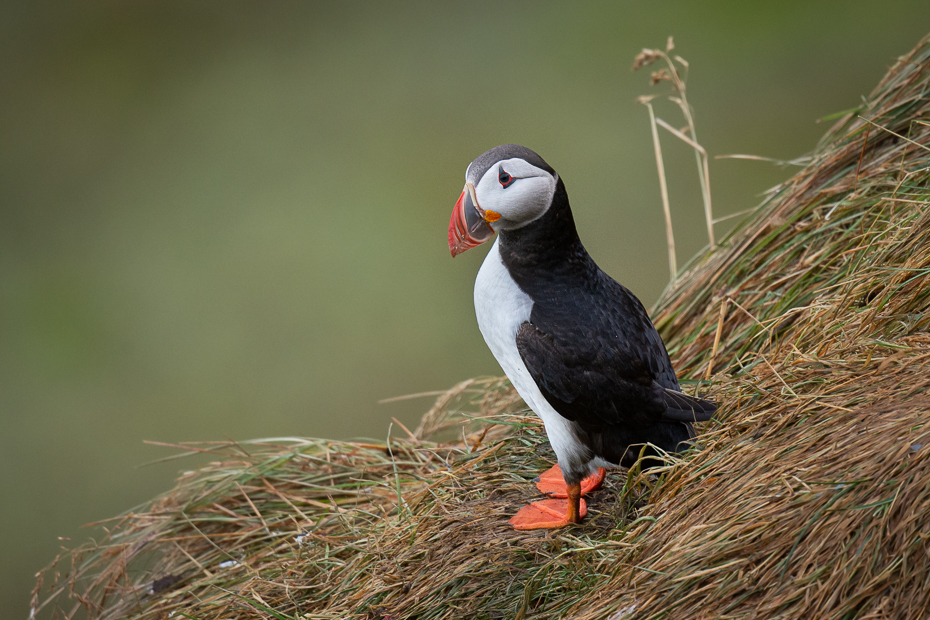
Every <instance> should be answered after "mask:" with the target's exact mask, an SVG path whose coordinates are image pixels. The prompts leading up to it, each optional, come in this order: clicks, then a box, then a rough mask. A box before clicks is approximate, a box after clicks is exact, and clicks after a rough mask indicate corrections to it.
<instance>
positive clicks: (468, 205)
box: [449, 144, 558, 256]
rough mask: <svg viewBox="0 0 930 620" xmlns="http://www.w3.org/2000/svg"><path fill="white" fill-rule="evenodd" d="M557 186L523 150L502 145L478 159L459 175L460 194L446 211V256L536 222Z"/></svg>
mask: <svg viewBox="0 0 930 620" xmlns="http://www.w3.org/2000/svg"><path fill="white" fill-rule="evenodd" d="M557 181H558V175H557V174H556V172H555V170H553V169H552V167H551V166H549V164H547V163H546V162H545V160H543V158H542V157H540V156H539V155H537V154H536V153H534V152H533V151H531V150H530V149H528V148H526V147H525V146H520V145H519V144H503V145H501V146H496V147H494V148H493V149H491V150H489V151H485V152H484V153H482V154H481V155H480V156H478V159H476V160H475V161H473V162H471V164H469V166H468V169H467V170H466V171H465V189H463V190H462V195H461V196H459V199H458V201H457V202H456V203H455V208H454V209H453V210H452V219H451V221H450V222H449V250H450V251H451V252H452V256H456V255H458V254H461V253H462V252H464V251H465V250H468V249H471V248H473V247H475V246H479V245H481V244H482V243H484V242H485V241H487V240H488V239H490V238H491V237H493V236H494V233H495V232H497V231H498V230H508V229H513V228H519V227H521V226H524V225H525V224H528V223H529V222H532V221H533V220H535V219H537V218H539V217H540V216H542V214H543V213H545V212H546V209H548V208H549V205H550V204H552V197H553V195H554V194H555V187H556V183H557Z"/></svg>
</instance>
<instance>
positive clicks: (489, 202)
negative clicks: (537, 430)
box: [449, 144, 716, 530]
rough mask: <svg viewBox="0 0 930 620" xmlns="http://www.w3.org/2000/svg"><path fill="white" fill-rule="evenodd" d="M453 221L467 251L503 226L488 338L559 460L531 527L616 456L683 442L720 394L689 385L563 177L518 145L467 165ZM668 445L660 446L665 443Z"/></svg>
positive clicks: (570, 509)
mask: <svg viewBox="0 0 930 620" xmlns="http://www.w3.org/2000/svg"><path fill="white" fill-rule="evenodd" d="M465 181H466V182H465V188H464V189H463V190H462V194H461V195H460V196H459V199H458V201H457V202H456V203H455V208H454V209H453V211H452V218H451V221H450V222H449V250H450V251H451V252H452V256H453V257H454V256H456V255H458V254H460V253H462V252H464V251H466V250H468V249H470V248H473V247H476V246H478V245H481V244H482V243H484V242H486V241H488V240H490V239H491V237H493V236H494V233H499V235H498V236H497V239H496V240H495V242H494V245H493V247H492V248H491V251H490V252H489V253H488V255H487V258H485V260H484V263H483V264H482V265H481V269H480V270H479V271H478V277H477V280H476V281H475V313H476V314H477V317H478V327H479V328H480V330H481V334H482V335H483V336H484V339H485V342H487V345H488V347H489V348H490V349H491V352H492V353H493V354H494V357H495V358H496V359H497V361H498V363H499V364H500V365H501V367H502V368H503V369H504V372H505V373H506V375H507V377H508V378H509V379H510V381H511V383H513V386H514V387H515V388H516V390H517V392H518V393H519V394H520V396H521V397H522V398H523V400H524V401H526V404H527V405H529V407H530V408H531V409H532V410H533V411H535V412H536V414H537V415H538V416H539V417H540V418H542V421H543V424H544V425H545V428H546V435H547V436H548V437H549V442H550V443H551V444H552V448H553V450H554V451H555V454H556V456H557V457H558V464H557V465H555V466H554V467H553V468H552V469H550V470H549V471H547V472H546V473H544V474H543V475H542V476H540V478H539V479H537V486H538V487H539V488H540V490H542V491H543V492H544V493H546V494H547V495H549V496H550V497H551V498H552V499H547V500H543V501H539V502H533V503H532V504H530V505H528V506H524V507H523V508H522V509H521V510H520V511H519V512H518V513H517V514H516V515H515V516H514V517H513V518H512V519H511V520H510V523H511V525H513V527H515V528H516V529H519V530H529V529H539V528H557V527H563V526H565V525H568V524H570V523H578V522H579V521H580V520H581V519H582V518H583V517H584V516H585V514H586V512H587V507H586V504H585V501H584V500H583V499H582V498H581V496H582V495H584V494H586V493H588V492H590V491H592V490H594V489H596V488H597V487H598V486H600V484H601V482H602V481H603V479H604V475H605V471H604V468H605V467H618V466H620V465H623V466H630V465H632V464H633V463H634V462H635V461H636V460H637V458H639V457H640V455H641V454H643V455H645V456H647V457H652V458H656V457H659V458H661V457H660V454H659V451H664V452H677V451H679V450H681V449H683V448H685V447H687V443H688V441H689V440H691V439H692V438H693V437H694V428H693V426H692V422H696V421H704V420H709V419H710V417H711V415H712V414H713V413H714V411H715V410H716V405H714V403H712V402H710V401H707V400H703V399H699V398H694V397H692V396H688V395H686V394H683V393H682V392H681V388H680V387H679V385H678V379H677V378H676V376H675V371H674V369H673V368H672V363H671V360H670V359H669V356H668V352H667V351H666V350H665V345H664V344H663V342H662V339H661V337H660V336H659V334H658V332H657V331H656V329H655V327H654V326H653V324H652V322H651V321H650V320H649V316H648V314H647V313H646V309H645V308H644V307H643V304H642V303H641V302H640V301H639V299H637V298H636V297H635V296H634V295H633V293H631V292H630V291H629V290H627V289H626V288H625V287H624V286H623V285H621V284H619V283H618V282H616V281H615V280H613V279H612V278H611V277H610V276H608V275H607V274H606V273H604V272H603V271H601V269H600V268H599V267H598V266H597V265H596V264H595V263H594V260H593V259H592V258H591V257H590V256H589V255H588V252H587V251H586V250H585V249H584V246H583V245H582V244H581V240H580V239H579V238H578V232H577V231H576V230H575V222H574V219H573V218H572V210H571V207H570V206H569V203H568V193H567V192H566V190H565V184H564V183H563V181H562V179H561V178H560V177H559V175H558V174H557V173H556V171H555V170H553V169H552V167H551V166H549V164H547V163H546V162H545V161H544V160H543V158H542V157H540V156H539V155H537V154H536V153H535V152H533V151H531V150H530V149H528V148H526V147H524V146H519V145H517V144H505V145H502V146H497V147H495V148H493V149H491V150H489V151H487V152H485V153H483V154H482V155H480V156H479V157H478V158H477V159H475V160H474V161H473V162H472V163H471V164H470V165H469V166H468V169H467V170H466V171H465ZM657 449H658V450H657Z"/></svg>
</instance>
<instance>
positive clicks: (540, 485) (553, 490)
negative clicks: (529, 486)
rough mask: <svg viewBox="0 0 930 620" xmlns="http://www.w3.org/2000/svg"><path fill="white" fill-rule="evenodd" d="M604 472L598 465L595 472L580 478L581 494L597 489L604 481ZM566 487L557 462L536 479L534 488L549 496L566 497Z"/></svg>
mask: <svg viewBox="0 0 930 620" xmlns="http://www.w3.org/2000/svg"><path fill="white" fill-rule="evenodd" d="M606 473H607V472H606V471H605V470H604V468H603V467H598V468H597V473H595V474H591V475H590V476H588V477H587V478H585V479H584V480H582V481H581V494H582V495H587V494H588V493H590V492H591V491H594V490H597V489H599V488H600V486H601V483H602V482H604V475H605V474H606ZM566 487H567V485H566V484H565V479H564V478H563V477H562V469H561V468H560V467H559V464H558V463H556V464H555V465H553V466H552V467H550V468H549V469H547V470H546V471H545V472H543V474H542V475H541V476H540V477H539V478H537V479H536V488H537V489H539V490H540V491H542V492H543V493H545V494H546V495H548V496H549V497H560V498H562V497H568V493H567V492H566Z"/></svg>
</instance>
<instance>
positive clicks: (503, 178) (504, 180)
mask: <svg viewBox="0 0 930 620" xmlns="http://www.w3.org/2000/svg"><path fill="white" fill-rule="evenodd" d="M497 180H498V181H500V183H501V187H510V186H511V185H513V182H514V181H516V179H514V178H513V177H512V176H510V174H508V173H507V172H504V167H503V166H500V167H498V169H497Z"/></svg>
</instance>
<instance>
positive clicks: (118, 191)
mask: <svg viewBox="0 0 930 620" xmlns="http://www.w3.org/2000/svg"><path fill="white" fill-rule="evenodd" d="M928 26H930V2H927V1H926V0H915V1H912V2H907V1H891V2H881V3H878V2H862V1H854V0H846V1H843V2H808V1H795V2H786V1H782V2H777V3H776V2H772V3H761V2H744V1H740V2H687V1H681V2H652V3H636V4H634V3H621V2H601V3H598V2H575V3H571V4H568V3H551V2H550V3H545V2H468V3H456V4H453V3H447V2H424V3H403V4H389V3H355V2H352V3H348V2H345V3H327V4H323V3H313V2H262V3H249V4H239V3H233V2H223V3H218V2H212V3H189V2H180V1H164V0H162V1H159V2H153V1H137V2H116V1H112V2H99V1H95V2H82V3H52V2H36V1H30V2H6V3H3V5H2V7H0V99H2V101H0V423H2V430H0V502H2V504H0V549H2V551H0V601H2V605H0V607H2V608H3V610H4V615H5V616H7V614H9V615H8V616H7V617H11V618H12V617H23V616H25V614H26V613H27V601H28V592H29V590H30V588H31V587H32V582H33V574H34V573H35V572H36V571H37V570H38V569H39V568H40V567H42V566H43V565H45V564H47V563H48V562H49V561H51V560H52V558H53V557H54V555H55V553H56V551H57V549H58V547H59V545H60V544H71V543H67V542H65V543H62V542H60V541H59V540H58V539H57V537H59V536H61V537H66V538H70V539H72V540H74V541H75V542H76V541H79V540H84V539H86V538H87V537H88V536H89V535H91V534H93V530H81V529H80V528H79V526H80V525H81V524H83V523H87V522H91V521H94V520H98V519H103V518H106V517H110V516H112V515H114V514H117V513H119V512H122V511H124V510H127V509H129V508H131V507H132V506H134V505H137V504H139V503H141V502H143V501H145V500H146V499H148V498H150V497H152V496H153V495H155V494H156V493H158V492H160V491H163V490H166V489H168V488H169V487H170V486H171V484H172V480H173V478H174V476H175V474H176V473H177V471H178V468H179V467H189V466H191V464H190V463H185V462H182V463H181V464H180V465H179V464H178V463H177V462H170V463H167V464H161V465H156V466H151V467H145V468H139V467H138V466H139V465H142V464H144V463H146V462H148V461H151V460H154V459H157V458H160V457H162V456H165V455H167V454H169V453H170V451H169V450H166V449H164V448H157V447H153V446H148V445H144V444H143V443H142V442H143V440H146V439H148V440H155V441H165V442H177V441H185V440H214V439H246V438H253V437H268V436H282V435H310V436H323V437H332V438H348V437H352V436H371V437H379V438H381V437H384V436H385V434H386V432H387V426H388V423H389V421H390V418H391V416H397V417H398V418H399V419H400V420H402V421H403V422H405V423H406V424H408V425H411V426H412V425H415V424H416V421H417V419H418V416H419V414H420V413H421V412H423V411H424V410H426V409H427V408H428V406H429V405H430V404H431V403H430V400H429V399H421V400H414V401H407V402H402V403H392V404H386V405H378V404H377V401H378V400H379V399H383V398H387V397H391V396H397V395H402V394H409V393H414V392H421V391H427V390H437V389H444V388H447V387H449V386H451V385H453V384H454V383H456V382H458V381H461V380H463V379H466V378H468V377H472V376H477V375H489V374H499V373H500V369H499V367H498V366H497V364H496V363H495V361H494V359H493V358H492V357H491V355H490V353H489V352H488V350H487V348H486V347H485V345H484V343H483V341H482V339H481V336H480V334H479V333H478V330H477V326H476V324H475V319H474V310H473V307H472V285H473V282H474V277H475V273H476V271H477V269H478V266H479V264H480V262H481V260H482V259H483V256H484V254H485V252H486V249H487V248H480V249H477V250H473V251H471V252H468V253H467V254H465V255H463V256H461V257H460V258H458V259H457V260H455V261H453V260H452V259H451V258H450V257H449V251H448V247H447V242H446V230H447V226H448V219H449V214H450V212H451V209H452V205H453V203H454V202H455V200H456V198H457V197H458V195H459V192H460V191H461V188H462V184H463V179H464V172H465V167H466V166H467V164H468V163H469V162H470V161H471V160H472V159H473V158H474V157H476V156H477V155H478V154H480V153H481V152H482V151H484V150H485V149H487V148H489V147H491V146H494V145H496V144H500V143H504V142H518V143H522V144H525V145H527V146H530V147H531V148H533V149H535V150H537V151H538V152H539V153H541V154H542V155H543V157H545V158H546V159H547V160H548V161H549V163H550V164H552V165H553V167H555V168H556V170H558V171H559V172H560V174H561V175H562V177H563V178H564V179H565V182H566V185H567V187H568V190H569V194H570V196H571V198H572V204H573V206H574V209H575V215H576V220H577V223H578V227H579V229H580V233H581V236H582V239H583V240H584V241H585V243H586V245H587V246H588V248H589V250H590V252H591V254H592V255H593V256H594V257H595V259H596V260H597V261H598V262H599V263H600V265H601V266H602V267H603V268H604V269H605V270H606V271H607V272H608V273H610V274H612V275H614V276H615V277H616V278H618V279H619V280H621V281H622V282H624V283H625V284H626V285H627V286H628V287H630V288H631V289H632V290H633V291H634V292H636V293H637V294H638V295H639V296H640V297H641V298H642V299H643V301H644V302H645V303H646V304H647V305H650V304H652V303H653V302H654V301H655V299H656V298H657V296H658V295H659V293H660V292H661V290H662V288H663V287H664V284H665V282H666V280H667V264H666V248H665V240H664V231H663V223H662V217H661V208H660V202H659V190H658V185H657V175H656V170H655V162H654V159H653V154H652V144H651V138H650V132H649V127H648V123H647V112H646V109H645V108H644V107H643V106H642V105H640V104H638V103H636V101H635V98H636V97H637V96H638V95H641V94H646V93H650V92H655V91H656V90H657V89H654V88H651V87H650V86H649V84H648V71H646V72H639V73H635V74H634V73H631V72H630V65H631V63H632V60H633V56H634V55H635V54H636V53H637V52H638V51H639V50H640V49H641V48H642V47H646V46H649V47H656V46H664V44H665V41H666V37H667V36H668V35H669V34H673V35H675V41H676V44H677V48H676V50H675V51H676V52H677V53H680V54H681V55H682V56H684V57H685V58H686V59H687V60H688V61H689V62H690V63H691V75H690V81H689V87H690V88H689V95H690V98H691V102H692V104H693V105H694V106H695V109H696V122H697V133H698V137H699V138H700V139H701V141H702V143H703V144H704V145H705V147H706V148H707V150H708V151H709V152H710V153H711V155H719V154H726V153H754V154H758V155H763V156H769V157H775V158H782V159H787V158H792V157H795V156H798V155H801V154H803V153H805V152H807V151H809V150H810V149H811V148H812V147H813V146H814V144H815V142H816V140H817V139H818V138H819V137H820V135H821V134H822V133H823V132H824V131H825V129H826V128H827V123H822V124H820V125H818V124H817V123H815V120H816V119H818V118H820V117H822V116H825V115H828V114H830V113H833V112H836V111H839V110H843V109H848V108H852V107H855V106H856V105H857V104H858V103H859V101H860V97H861V96H862V95H865V94H867V93H868V92H869V91H870V90H871V89H872V87H873V86H874V85H875V84H876V83H877V82H878V80H879V79H880V78H881V76H882V75H883V74H884V72H885V70H886V68H887V67H888V66H890V65H891V64H892V63H893V62H894V58H895V57H896V56H898V55H900V54H903V53H906V52H907V51H909V50H910V48H911V47H912V46H913V45H914V44H915V43H916V42H917V41H918V39H919V38H920V37H921V36H922V35H924V34H925V32H926V31H927V30H928ZM660 88H661V87H660ZM658 113H659V115H660V116H662V117H664V118H666V119H667V120H669V121H670V122H671V123H672V124H674V125H679V126H680V125H682V124H683V123H682V121H681V117H680V116H679V115H678V114H677V113H676V112H675V111H674V110H673V109H671V108H670V107H668V105H667V104H666V105H665V106H664V107H663V106H661V105H660V107H659V109H658ZM663 139H664V145H665V153H666V158H667V168H668V173H669V175H670V188H671V199H672V208H673V212H674V218H675V226H676V228H675V231H676V235H677V237H676V239H677V242H678V246H679V253H678V254H679V261H680V262H682V263H683V262H684V260H685V259H687V258H688V257H689V256H691V255H692V254H693V253H694V252H695V251H697V250H698V249H699V248H700V247H702V246H703V245H704V244H705V243H706V236H705V234H704V231H703V220H702V217H703V216H702V212H701V208H700V201H699V194H698V186H697V181H696V173H695V169H694V160H693V155H692V153H691V152H690V151H689V150H688V149H687V148H686V147H683V146H682V145H681V144H676V143H675V142H674V139H673V138H671V137H670V136H668V134H664V135H663ZM790 172H791V171H790V170H784V169H780V168H777V167H774V166H772V165H770V164H765V163H759V162H746V161H734V160H720V161H711V185H712V192H713V198H714V205H715V215H716V216H718V217H719V216H722V215H726V214H728V213H734V212H736V211H740V210H742V209H745V208H747V207H751V206H753V205H755V204H757V202H758V200H759V194H760V192H762V191H763V190H765V189H767V188H768V187H770V186H772V185H774V184H776V183H777V182H779V181H781V180H783V179H784V178H786V177H787V176H788V175H789V174H790ZM726 229H727V225H720V226H718V228H717V230H718V233H723V232H725V231H726Z"/></svg>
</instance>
